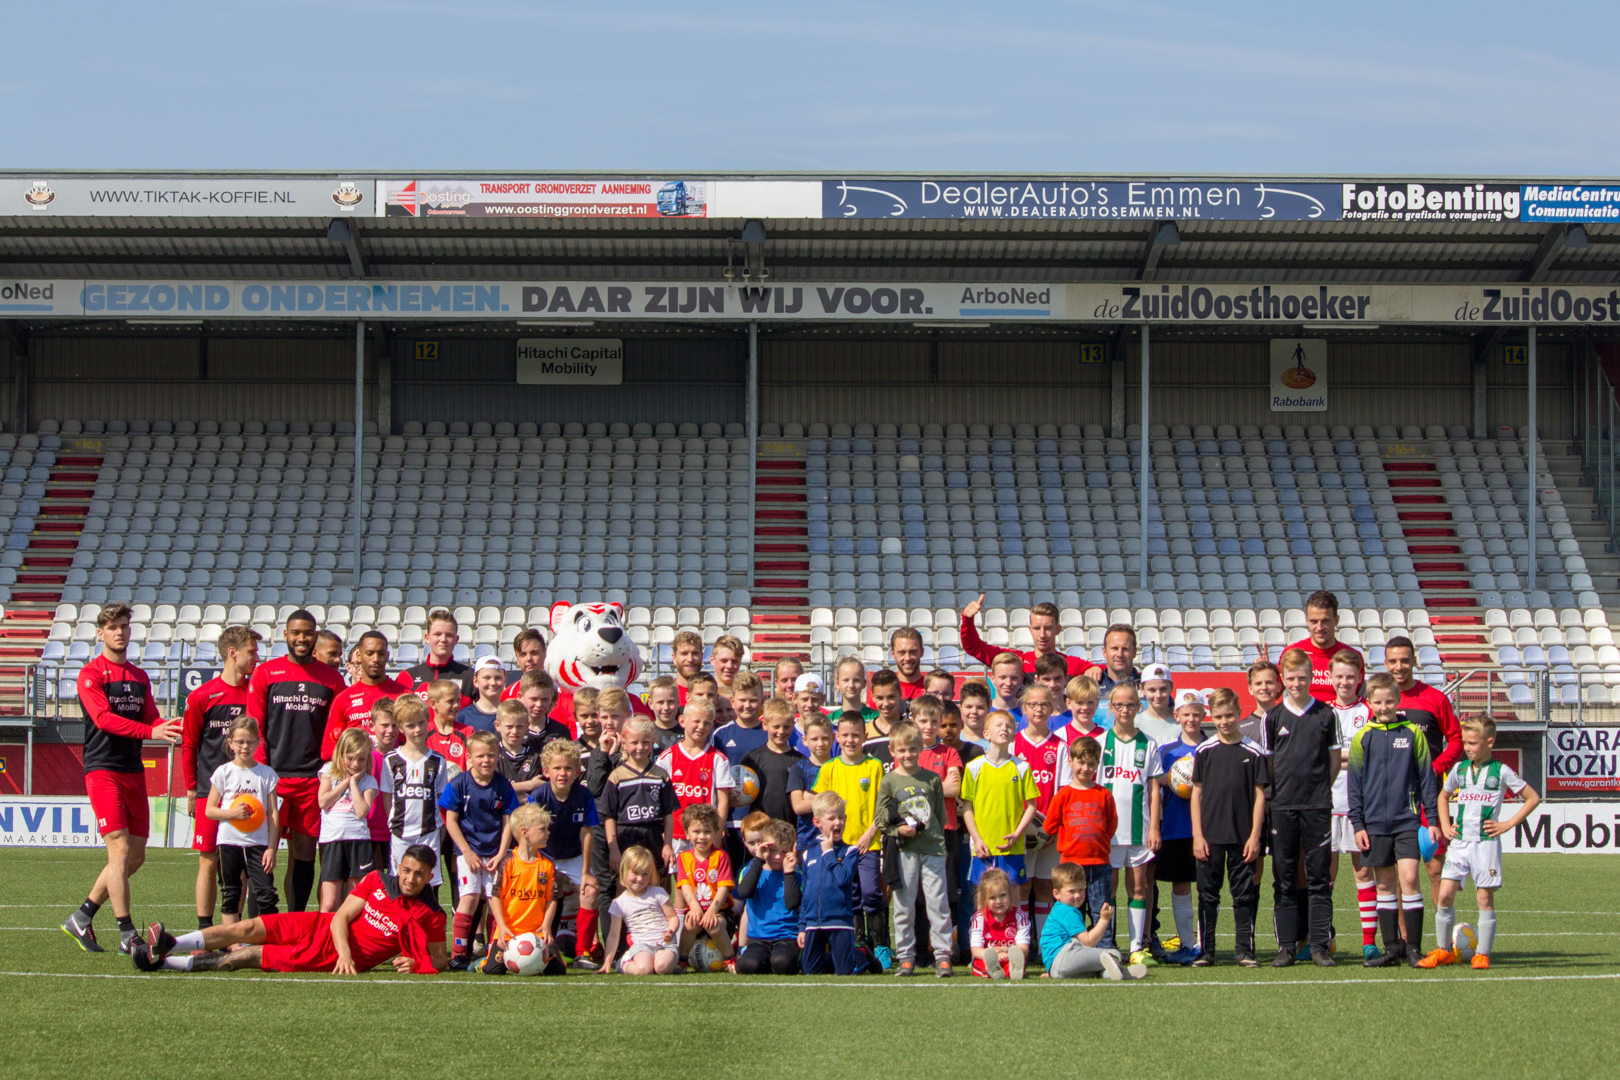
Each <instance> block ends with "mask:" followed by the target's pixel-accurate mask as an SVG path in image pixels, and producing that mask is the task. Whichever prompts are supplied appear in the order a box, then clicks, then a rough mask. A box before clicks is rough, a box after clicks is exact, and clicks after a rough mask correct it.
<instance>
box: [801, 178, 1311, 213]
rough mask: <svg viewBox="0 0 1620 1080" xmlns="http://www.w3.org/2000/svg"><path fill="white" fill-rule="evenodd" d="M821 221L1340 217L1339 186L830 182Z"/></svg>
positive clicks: (1259, 182)
mask: <svg viewBox="0 0 1620 1080" xmlns="http://www.w3.org/2000/svg"><path fill="white" fill-rule="evenodd" d="M821 202H822V208H821V216H822V217H824V218H981V219H992V220H993V219H1002V220H1018V219H1032V218H1056V219H1062V220H1087V219H1102V220H1111V219H1131V218H1140V219H1142V220H1143V221H1158V220H1164V219H1174V220H1177V221H1196V220H1200V219H1203V220H1213V221H1272V220H1275V221H1337V220H1338V219H1339V204H1340V195H1339V185H1337V184H1324V183H1320V182H1313V183H1293V182H1288V181H1262V180H1231V179H1226V180H1194V179H1180V180H1146V179H1144V180H1084V179H1069V180H1064V179H1056V180H1053V179H1045V180H1034V179H1030V178H1027V177H1024V178H1017V177H1008V178H1004V179H996V178H994V177H980V178H977V179H955V178H948V177H940V178H937V179H921V180H917V179H913V180H871V179H852V180H827V181H824V182H823V183H822V188H821Z"/></svg>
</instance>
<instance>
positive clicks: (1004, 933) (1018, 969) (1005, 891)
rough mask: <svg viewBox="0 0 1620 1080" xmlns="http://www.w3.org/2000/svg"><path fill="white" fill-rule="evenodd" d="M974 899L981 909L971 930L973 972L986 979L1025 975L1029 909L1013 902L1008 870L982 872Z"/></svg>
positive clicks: (974, 915)
mask: <svg viewBox="0 0 1620 1080" xmlns="http://www.w3.org/2000/svg"><path fill="white" fill-rule="evenodd" d="M974 903H975V905H976V907H977V910H976V911H975V912H974V913H973V927H972V930H971V931H970V933H969V940H970V941H971V942H972V948H973V974H975V975H977V976H979V977H980V978H984V979H1013V980H1018V979H1022V978H1023V977H1024V965H1025V964H1027V963H1028V962H1029V946H1030V922H1029V909H1028V908H1026V907H1024V905H1022V904H1018V905H1014V904H1013V893H1012V880H1011V879H1010V878H1008V877H1007V872H1006V871H1005V870H986V871H985V872H984V873H983V874H981V875H980V876H979V889H978V892H977V893H976V894H975V896H974Z"/></svg>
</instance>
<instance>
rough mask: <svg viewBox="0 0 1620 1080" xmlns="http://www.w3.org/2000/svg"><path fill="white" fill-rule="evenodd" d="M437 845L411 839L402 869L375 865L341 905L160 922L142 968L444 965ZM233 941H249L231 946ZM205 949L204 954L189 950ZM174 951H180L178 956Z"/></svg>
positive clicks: (143, 944)
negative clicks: (201, 924) (186, 924)
mask: <svg viewBox="0 0 1620 1080" xmlns="http://www.w3.org/2000/svg"><path fill="white" fill-rule="evenodd" d="M437 861H438V860H437V857H436V856H435V855H434V854H433V849H432V848H430V847H427V846H426V845H423V844H412V845H411V846H410V847H408V848H406V849H405V854H404V855H402V856H400V860H399V874H398V875H397V876H396V875H394V874H388V873H384V872H383V871H381V870H373V871H372V872H371V873H369V874H367V875H366V876H365V877H364V878H362V879H361V880H360V884H358V885H356V886H355V887H354V891H353V892H352V893H350V894H349V896H348V899H346V900H344V901H343V905H342V906H341V907H339V908H338V909H337V910H336V911H327V912H319V913H317V912H313V911H307V912H304V911H301V912H296V913H290V914H286V915H261V916H259V917H258V918H256V919H243V920H242V921H241V922H238V923H232V924H231V925H230V926H211V927H209V928H208V929H207V930H198V931H196V932H194V933H190V934H180V935H179V936H176V935H174V934H171V933H169V932H168V931H167V930H165V929H164V927H163V924H162V923H152V924H151V925H150V926H148V927H147V929H146V940H145V941H140V942H137V943H136V945H135V947H134V954H133V960H134V962H135V966H136V967H137V968H139V969H141V970H142V971H161V970H169V971H240V970H241V969H243V968H258V969H260V970H263V971H326V972H331V973H332V974H335V975H357V974H359V973H360V972H362V971H370V970H371V969H372V968H374V967H379V966H381V965H382V964H385V963H387V962H388V961H390V960H392V961H393V963H394V970H395V971H398V972H400V973H401V974H404V975H410V974H417V975H432V974H434V973H435V972H438V971H443V970H444V965H445V954H444V912H443V911H442V910H440V908H439V906H438V904H436V903H434V902H433V901H432V900H431V899H424V898H423V896H422V892H423V890H424V889H425V888H426V887H427V884H428V882H429V881H430V880H431V879H432V877H433V866H434V864H435V863H436V862H437ZM232 945H246V946H247V948H244V949H236V950H233V951H230V952H225V951H222V950H225V949H229V948H230V946H232ZM196 950H204V951H202V952H201V953H200V954H199V955H196V956H193V955H191V953H192V952H193V951H196ZM171 953H179V954H181V955H178V956H172V955H170V954H171Z"/></svg>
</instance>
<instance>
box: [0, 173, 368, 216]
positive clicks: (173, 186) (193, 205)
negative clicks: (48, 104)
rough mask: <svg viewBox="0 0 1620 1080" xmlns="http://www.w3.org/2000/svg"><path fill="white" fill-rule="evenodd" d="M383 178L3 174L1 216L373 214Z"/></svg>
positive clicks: (1, 182) (0, 186)
mask: <svg viewBox="0 0 1620 1080" xmlns="http://www.w3.org/2000/svg"><path fill="white" fill-rule="evenodd" d="M376 190H377V182H376V181H375V180H360V179H352V180H345V179H341V178H335V177H334V178H332V179H329V180H310V179H296V180H295V179H288V178H283V177H268V178H267V177H237V178H222V179H194V178H188V177H107V178H96V179H90V180H85V179H63V180H57V179H51V178H49V177H47V178H44V179H34V180H23V179H16V178H11V177H7V178H5V179H3V180H0V191H3V192H4V193H5V194H3V195H0V214H19V215H21V214H30V215H52V216H55V217H64V216H66V217H88V216H95V217H307V218H329V217H333V216H336V215H346V214H358V215H370V214H371V213H372V210H373V206H374V203H375V199H376Z"/></svg>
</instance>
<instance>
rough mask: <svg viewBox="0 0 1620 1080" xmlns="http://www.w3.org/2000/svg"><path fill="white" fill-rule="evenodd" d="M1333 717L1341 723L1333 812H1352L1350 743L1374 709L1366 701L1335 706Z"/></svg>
mask: <svg viewBox="0 0 1620 1080" xmlns="http://www.w3.org/2000/svg"><path fill="white" fill-rule="evenodd" d="M1333 715H1334V717H1336V718H1337V720H1338V723H1339V775H1338V776H1335V777H1334V778H1333V812H1334V813H1335V814H1348V813H1349V812H1350V743H1351V741H1352V740H1353V739H1355V737H1356V732H1358V731H1360V730H1361V729H1362V728H1363V727H1365V726H1366V724H1367V722H1368V721H1369V720H1371V719H1372V708H1371V706H1369V705H1368V704H1367V703H1366V702H1365V701H1357V702H1356V703H1355V704H1354V705H1339V704H1337V703H1335V704H1334V705H1333Z"/></svg>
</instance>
